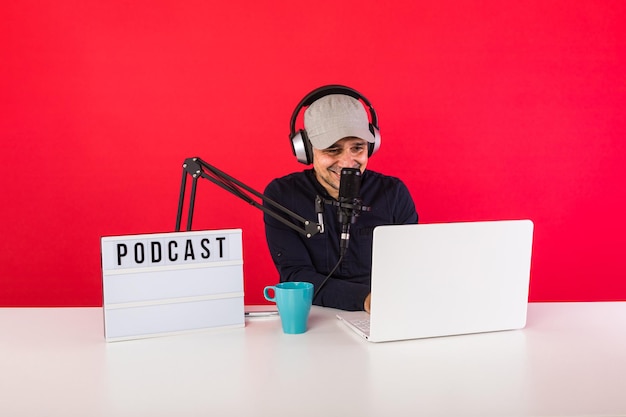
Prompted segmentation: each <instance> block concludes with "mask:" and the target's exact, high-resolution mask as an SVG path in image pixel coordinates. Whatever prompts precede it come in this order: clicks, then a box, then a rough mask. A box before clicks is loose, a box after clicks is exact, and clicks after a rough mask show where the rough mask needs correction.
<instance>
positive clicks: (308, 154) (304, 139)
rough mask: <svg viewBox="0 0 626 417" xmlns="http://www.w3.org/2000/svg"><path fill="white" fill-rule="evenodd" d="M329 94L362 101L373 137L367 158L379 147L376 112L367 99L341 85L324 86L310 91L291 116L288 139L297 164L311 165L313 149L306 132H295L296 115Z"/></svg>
mask: <svg viewBox="0 0 626 417" xmlns="http://www.w3.org/2000/svg"><path fill="white" fill-rule="evenodd" d="M331 94H343V95H346V96H350V97H353V98H355V99H357V100H361V101H363V103H365V104H366V105H367V107H368V108H369V113H370V118H371V122H370V124H369V129H370V131H371V132H372V135H374V143H368V152H367V154H368V156H372V155H373V154H374V153H375V152H376V151H377V150H378V148H379V147H380V131H379V128H378V117H377V116H376V112H375V111H374V108H373V107H372V105H371V103H370V102H369V100H368V99H367V98H365V97H364V96H363V95H362V94H361V93H359V92H358V91H356V90H354V89H352V88H350V87H346V86H343V85H326V86H323V87H320V88H317V89H315V90H313V91H311V92H310V93H309V94H307V95H306V97H304V98H303V99H302V101H300V103H299V104H298V106H297V107H296V109H295V110H294V112H293V114H292V115H291V123H290V132H289V138H290V139H291V148H292V150H293V154H294V155H295V156H296V158H297V159H298V162H300V163H303V164H306V165H310V164H312V163H313V147H312V145H311V141H310V140H309V137H308V136H307V133H306V130H304V129H300V130H298V131H296V120H297V118H298V114H299V113H300V111H301V110H302V109H303V108H304V107H308V106H310V105H311V104H313V102H314V101H316V100H319V99H320V98H322V97H324V96H328V95H331Z"/></svg>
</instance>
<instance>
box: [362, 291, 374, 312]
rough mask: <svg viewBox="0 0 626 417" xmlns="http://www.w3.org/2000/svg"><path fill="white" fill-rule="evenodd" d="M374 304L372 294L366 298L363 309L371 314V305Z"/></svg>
mask: <svg viewBox="0 0 626 417" xmlns="http://www.w3.org/2000/svg"><path fill="white" fill-rule="evenodd" d="M371 302H372V293H369V294H367V297H365V302H364V303H363V309H364V310H365V311H366V312H367V313H369V312H370V308H371V307H370V303H371Z"/></svg>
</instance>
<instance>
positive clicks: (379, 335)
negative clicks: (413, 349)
mask: <svg viewBox="0 0 626 417" xmlns="http://www.w3.org/2000/svg"><path fill="white" fill-rule="evenodd" d="M532 240H533V223H532V222H531V221H530V220H501V221H484V222H464V223H441V224H412V225H390V226H379V227H377V228H375V229H374V243H373V253H372V302H371V314H367V313H365V312H341V313H340V314H338V315H337V318H339V319H340V320H342V321H343V322H344V323H346V324H347V325H348V326H350V327H351V328H352V329H353V330H355V331H356V332H357V333H359V334H360V335H361V336H363V337H364V338H366V339H367V340H369V341H371V342H386V341H394V340H406V339H418V338H426V337H438V336H452V335H460V334H470V333H481V332H492V331H500V330H512V329H521V328H523V327H524V326H525V325H526V312H527V307H528V288H529V279H530V260H531V252H532Z"/></svg>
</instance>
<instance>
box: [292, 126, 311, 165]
mask: <svg viewBox="0 0 626 417" xmlns="http://www.w3.org/2000/svg"><path fill="white" fill-rule="evenodd" d="M291 150H292V151H293V154H294V155H295V156H296V159H297V160H298V162H300V163H301V164H305V165H311V164H312V163H313V150H312V149H311V142H310V141H309V138H308V137H307V135H306V131H305V130H303V129H302V130H298V131H297V132H296V133H295V134H294V135H293V136H292V137H291Z"/></svg>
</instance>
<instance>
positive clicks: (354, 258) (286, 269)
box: [264, 169, 417, 310]
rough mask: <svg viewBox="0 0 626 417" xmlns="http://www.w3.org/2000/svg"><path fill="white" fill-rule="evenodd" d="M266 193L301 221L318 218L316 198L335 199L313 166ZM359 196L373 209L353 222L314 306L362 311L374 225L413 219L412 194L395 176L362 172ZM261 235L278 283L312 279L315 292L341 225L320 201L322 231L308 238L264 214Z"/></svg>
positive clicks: (333, 253)
mask: <svg viewBox="0 0 626 417" xmlns="http://www.w3.org/2000/svg"><path fill="white" fill-rule="evenodd" d="M264 194H265V195H266V196H267V197H269V198H270V199H272V200H274V201H276V202H278V203H279V204H281V205H283V206H285V207H286V208H288V209H290V210H291V211H293V212H294V213H297V214H298V215H300V216H302V217H304V218H305V219H308V220H312V221H317V214H316V212H315V198H316V196H318V195H319V196H321V197H323V198H324V199H325V200H328V201H331V200H332V201H336V200H335V199H333V198H332V197H330V196H329V195H328V193H327V192H326V190H325V189H324V187H322V185H321V184H320V183H319V182H318V181H317V179H316V177H315V173H314V171H313V170H312V169H308V170H305V171H303V172H296V173H293V174H289V175H287V176H285V177H282V178H277V179H275V180H273V181H272V182H270V184H269V185H268V186H267V188H266V189H265V192H264ZM360 197H361V200H362V203H363V205H365V206H368V207H371V210H370V211H365V212H362V213H361V214H360V215H359V216H358V218H357V220H356V223H354V224H352V225H351V231H350V241H349V245H348V250H347V252H346V254H345V256H344V259H343V261H342V262H341V264H340V265H339V267H338V268H337V270H336V271H335V272H334V273H333V275H332V277H331V278H330V279H329V280H328V281H327V282H326V284H324V287H323V288H322V289H321V290H320V292H319V294H318V296H317V297H316V299H315V300H314V303H315V304H317V305H322V306H326V307H334V308H339V309H343V310H363V303H364V301H365V298H366V297H367V295H368V294H369V292H370V288H371V272H372V237H373V231H374V227H376V226H379V225H384V224H405V223H417V212H416V210H415V204H414V203H413V199H412V198H411V195H410V193H409V191H408V189H407V188H406V186H405V185H404V183H402V181H400V180H399V179H398V178H395V177H390V176H386V175H382V174H379V173H377V172H373V171H368V170H366V171H365V172H364V173H363V175H362V176H361V190H360ZM264 219H265V234H266V238H267V244H268V247H269V250H270V254H271V256H272V259H273V261H274V264H275V265H276V268H277V270H278V273H279V275H280V281H281V282H284V281H306V282H311V283H313V285H314V286H315V289H316V290H317V289H318V287H319V286H320V285H321V283H322V282H323V281H324V279H325V278H326V276H327V275H328V274H329V273H330V272H331V271H332V269H333V268H334V267H335V265H336V264H337V261H338V260H339V241H340V234H341V224H339V222H338V219H337V206H335V205H333V204H324V228H325V231H324V233H323V234H317V235H315V236H313V237H311V238H307V237H305V236H304V235H302V234H300V233H298V232H297V231H295V230H293V229H291V228H289V227H288V226H286V225H284V224H282V223H281V222H280V221H278V220H276V219H274V218H272V217H271V216H269V215H267V214H265V216H264Z"/></svg>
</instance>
